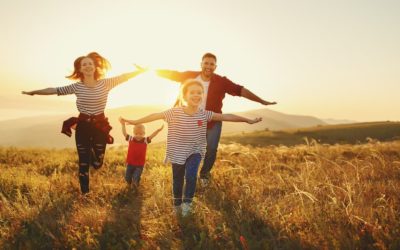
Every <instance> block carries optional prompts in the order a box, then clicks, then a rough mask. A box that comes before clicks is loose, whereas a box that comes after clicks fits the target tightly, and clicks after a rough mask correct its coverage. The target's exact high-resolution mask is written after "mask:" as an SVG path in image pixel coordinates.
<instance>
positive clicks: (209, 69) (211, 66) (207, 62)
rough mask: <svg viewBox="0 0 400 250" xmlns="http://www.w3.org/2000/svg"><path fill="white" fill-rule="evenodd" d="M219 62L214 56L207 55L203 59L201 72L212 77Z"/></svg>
mask: <svg viewBox="0 0 400 250" xmlns="http://www.w3.org/2000/svg"><path fill="white" fill-rule="evenodd" d="M216 63H217V62H216V61H215V59H214V58H212V57H205V58H204V59H203V60H202V61H201V74H202V75H203V76H205V77H211V76H212V74H213V73H214V71H215V69H216V68H217V64H216Z"/></svg>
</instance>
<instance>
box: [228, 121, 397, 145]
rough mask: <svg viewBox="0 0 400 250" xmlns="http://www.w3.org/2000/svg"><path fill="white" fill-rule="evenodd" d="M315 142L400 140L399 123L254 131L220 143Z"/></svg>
mask: <svg viewBox="0 0 400 250" xmlns="http://www.w3.org/2000/svg"><path fill="white" fill-rule="evenodd" d="M306 138H307V139H306ZM313 140H315V141H316V142H318V143H321V144H324V143H327V144H336V143H340V144H357V143H365V142H368V141H369V142H371V141H375V140H377V141H391V140H400V122H366V123H354V124H341V125H324V126H317V127H310V128H300V129H287V130H279V131H265V130H264V131H255V132H249V133H240V134H235V135H229V136H225V137H223V138H221V143H240V144H244V145H253V146H268V145H286V146H293V145H297V144H304V143H307V141H308V143H310V142H312V141H313Z"/></svg>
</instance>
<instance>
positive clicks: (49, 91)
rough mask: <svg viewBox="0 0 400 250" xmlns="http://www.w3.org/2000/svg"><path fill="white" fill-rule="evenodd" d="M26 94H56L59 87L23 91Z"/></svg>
mask: <svg viewBox="0 0 400 250" xmlns="http://www.w3.org/2000/svg"><path fill="white" fill-rule="evenodd" d="M21 93H22V94H24V95H56V94H57V89H56V88H46V89H39V90H33V91H22V92H21Z"/></svg>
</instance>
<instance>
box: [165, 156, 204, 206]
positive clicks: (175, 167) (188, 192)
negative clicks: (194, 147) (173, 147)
mask: <svg viewBox="0 0 400 250" xmlns="http://www.w3.org/2000/svg"><path fill="white" fill-rule="evenodd" d="M200 161H201V155H200V154H199V153H196V154H192V155H190V156H189V157H188V158H187V159H186V162H185V164H183V165H180V164H174V163H173V164H172V176H173V184H172V190H173V193H174V206H179V205H181V204H182V201H183V202H186V203H190V202H192V200H193V196H194V193H195V191H196V181H197V170H198V169H199V165H200ZM184 180H185V182H186V183H185V190H184V193H185V197H184V198H183V199H182V194H183V182H184Z"/></svg>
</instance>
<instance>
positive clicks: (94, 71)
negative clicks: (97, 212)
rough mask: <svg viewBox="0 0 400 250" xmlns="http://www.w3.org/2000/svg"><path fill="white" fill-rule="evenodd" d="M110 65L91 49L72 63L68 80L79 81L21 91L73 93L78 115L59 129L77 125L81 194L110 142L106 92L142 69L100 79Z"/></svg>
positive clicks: (67, 132)
mask: <svg viewBox="0 0 400 250" xmlns="http://www.w3.org/2000/svg"><path fill="white" fill-rule="evenodd" d="M109 68H110V63H109V62H108V60H107V59H105V58H104V57H102V56H101V55H99V54H98V53H96V52H92V53H89V54H88V55H86V56H80V57H78V58H77V59H76V60H75V62H74V72H73V73H72V74H71V75H70V76H67V78H69V79H73V80H79V81H78V82H76V83H73V84H71V85H67V86H64V87H57V88H46V89H40V90H34V91H22V94H25V95H55V94H57V95H70V94H75V95H76V97H77V99H76V106H77V108H78V111H79V116H78V117H71V118H70V119H68V120H66V121H65V122H64V124H63V129H62V132H63V133H65V134H67V135H68V136H71V128H75V126H76V133H75V141H76V148H77V151H78V156H79V183H80V187H81V191H82V193H83V194H86V193H88V192H89V166H90V165H92V166H93V167H94V168H95V169H99V168H100V167H101V166H102V165H103V158H104V153H105V150H106V143H112V142H113V139H112V137H111V136H110V135H109V132H110V130H111V126H110V125H109V123H108V119H107V118H106V117H105V116H104V109H105V107H106V104H107V97H108V92H109V91H110V90H111V89H112V88H114V87H116V86H117V85H119V84H121V83H123V82H126V81H128V80H129V79H130V78H133V77H135V76H137V75H138V74H140V73H142V72H144V71H145V70H144V69H142V68H140V67H138V66H137V70H136V71H134V72H130V73H126V74H122V75H120V76H117V77H113V78H103V77H104V74H105V72H106V71H107V70H108V69H109Z"/></svg>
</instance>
